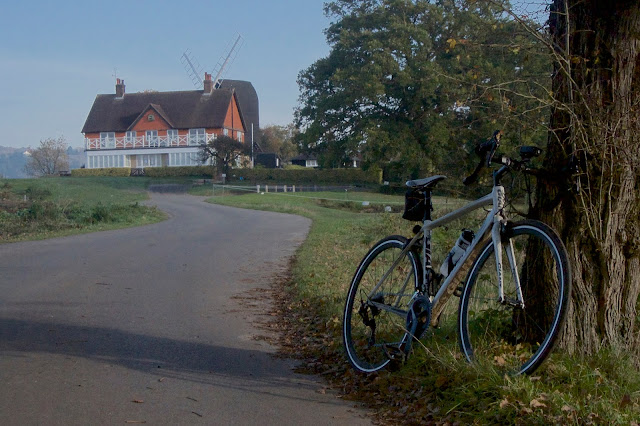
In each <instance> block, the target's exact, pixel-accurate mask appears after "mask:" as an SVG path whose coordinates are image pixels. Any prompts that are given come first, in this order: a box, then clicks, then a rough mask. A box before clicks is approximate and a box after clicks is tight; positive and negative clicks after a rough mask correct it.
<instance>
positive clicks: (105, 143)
mask: <svg viewBox="0 0 640 426" xmlns="http://www.w3.org/2000/svg"><path fill="white" fill-rule="evenodd" d="M115 147H116V132H100V148H115Z"/></svg>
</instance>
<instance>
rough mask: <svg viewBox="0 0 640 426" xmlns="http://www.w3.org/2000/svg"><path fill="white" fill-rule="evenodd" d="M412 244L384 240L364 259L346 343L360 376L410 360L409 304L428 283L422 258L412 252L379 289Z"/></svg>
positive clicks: (351, 299)
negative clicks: (424, 279)
mask: <svg viewBox="0 0 640 426" xmlns="http://www.w3.org/2000/svg"><path fill="white" fill-rule="evenodd" d="M407 241H408V240H407V239H406V238H405V237H402V236H398V235H393V236H390V237H387V238H384V239H382V240H380V241H379V242H378V243H376V244H375V245H374V246H373V248H371V250H369V253H367V255H366V256H365V257H364V259H362V262H360V265H359V266H358V269H357V270H356V273H355V275H354V277H353V280H352V281H351V287H350V288H349V293H348V296H347V301H346V304H345V309H344V317H343V327H342V329H343V342H344V347H345V350H346V354H347V358H348V359H349V362H350V363H351V365H352V366H353V367H354V368H355V369H356V370H358V371H360V372H363V373H371V372H374V371H378V370H380V369H382V368H384V367H385V366H386V365H387V364H389V362H391V360H392V359H394V358H395V357H398V356H403V354H404V345H405V343H406V342H407V341H408V339H409V335H408V333H407V330H406V321H407V312H408V309H409V303H410V302H411V300H412V297H413V295H414V293H415V290H416V288H417V284H418V283H419V282H420V281H419V280H420V279H421V278H422V273H421V272H420V271H421V265H420V261H419V255H418V254H417V253H415V252H414V251H411V250H410V251H409V252H407V254H406V255H405V256H403V258H402V259H401V261H400V263H399V264H398V265H397V266H396V268H394V269H393V270H392V271H391V272H390V273H389V275H388V276H387V278H386V279H385V280H384V282H383V283H382V284H380V286H378V284H379V282H380V280H381V279H382V277H383V276H384V275H385V274H386V273H387V272H388V271H389V269H390V267H391V266H392V265H393V263H394V262H395V261H396V259H398V257H399V255H400V253H401V252H402V250H403V249H404V247H405V246H406V244H407ZM376 287H378V288H376ZM374 290H375V291H374Z"/></svg>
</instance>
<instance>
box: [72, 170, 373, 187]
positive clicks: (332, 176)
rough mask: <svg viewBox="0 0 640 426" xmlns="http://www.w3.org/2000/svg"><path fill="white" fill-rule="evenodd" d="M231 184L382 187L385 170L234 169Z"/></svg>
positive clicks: (151, 173)
mask: <svg viewBox="0 0 640 426" xmlns="http://www.w3.org/2000/svg"><path fill="white" fill-rule="evenodd" d="M214 171H215V169H214V168H213V167H212V166H184V167H147V168H145V169H144V176H147V177H182V176H184V177H188V176H193V177H196V176H197V177H206V178H211V177H212V176H214ZM130 174H131V169H129V168H110V169H73V170H72V171H71V175H72V176H130ZM226 181H227V182H239V181H245V182H246V181H248V182H252V183H282V184H291V185H301V184H345V183H350V184H363V185H367V184H379V183H381V182H382V171H381V170H379V169H378V170H367V171H364V170H361V169H321V170H320V169H302V170H296V169H266V168H255V169H232V170H231V172H230V173H229V175H228V176H227V179H226Z"/></svg>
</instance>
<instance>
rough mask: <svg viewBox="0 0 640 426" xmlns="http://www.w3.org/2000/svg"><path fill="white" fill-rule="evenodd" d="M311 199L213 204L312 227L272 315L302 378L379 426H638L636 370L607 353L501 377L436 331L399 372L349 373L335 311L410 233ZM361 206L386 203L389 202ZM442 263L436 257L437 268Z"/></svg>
mask: <svg viewBox="0 0 640 426" xmlns="http://www.w3.org/2000/svg"><path fill="white" fill-rule="evenodd" d="M313 196H314V197H318V198H324V199H325V200H324V201H318V200H314V199H311V198H302V197H293V196H284V195H277V194H264V195H261V194H246V195H242V196H229V195H226V196H218V197H215V198H213V199H211V200H210V201H211V202H215V203H219V204H225V205H229V206H236V207H243V208H251V209H263V210H271V211H279V212H284V213H293V214H299V215H302V216H306V217H309V218H310V219H312V220H313V225H312V227H311V230H310V233H309V237H308V239H307V241H306V242H305V243H304V244H303V246H302V247H301V248H300V249H299V251H298V253H297V256H296V258H295V260H294V261H293V264H292V268H291V278H290V279H289V280H288V281H287V282H286V283H285V285H284V287H283V294H282V295H281V297H280V302H279V307H278V311H279V313H280V318H279V322H280V324H281V327H280V329H281V330H282V331H283V333H284V334H283V337H282V341H281V344H282V346H283V348H284V350H285V352H286V353H288V354H289V355H292V356H297V357H300V358H301V359H302V360H303V364H302V367H301V369H302V370H303V371H306V372H310V373H315V374H321V375H323V376H325V377H326V378H327V379H328V380H329V381H330V382H331V383H332V385H333V386H334V387H336V388H338V389H339V390H341V391H342V392H343V394H344V395H345V398H348V399H351V400H353V401H357V402H358V403H360V404H363V405H366V406H368V407H371V408H373V409H374V410H375V412H376V415H377V416H378V418H379V420H380V421H382V422H384V423H402V424H425V423H434V424H446V423H449V424H455V423H461V424H502V423H505V424H626V425H637V424H638V423H637V421H638V418H640V390H639V388H640V387H639V384H640V373H638V370H637V369H636V368H635V365H636V364H637V360H634V359H632V358H631V357H629V356H627V355H625V354H623V353H616V352H615V351H611V350H609V351H603V352H601V353H600V354H598V355H597V356H595V357H592V358H576V357H568V356H565V355H563V354H561V353H554V354H553V355H552V356H551V357H550V358H549V359H548V360H547V361H546V362H545V363H544V364H543V366H542V367H541V368H540V369H539V370H538V371H536V373H535V374H534V375H533V376H523V377H508V376H501V375H500V374H498V373H497V372H496V371H495V370H492V369H491V368H484V369H481V368H479V367H477V366H475V365H470V364H468V363H466V362H465V361H464V360H463V359H462V356H461V355H460V353H459V349H458V345H457V336H455V333H451V332H446V331H441V330H436V331H434V332H432V333H428V334H427V337H426V338H424V339H423V340H422V343H423V346H422V347H417V348H416V349H415V350H414V354H413V355H412V357H411V358H410V360H409V361H408V363H406V364H405V365H404V366H403V367H402V368H401V369H400V370H399V371H395V372H390V371H382V372H380V373H377V374H372V375H366V376H365V375H360V374H357V373H355V372H354V371H353V370H352V369H351V368H350V367H349V366H348V364H347V361H346V359H345V357H344V355H343V351H342V340H341V311H342V308H343V305H344V298H345V297H346V293H347V289H348V286H349V283H350V280H351V278H352V274H353V271H354V270H355V268H356V267H357V265H358V263H359V262H360V259H361V258H362V257H363V255H364V254H365V253H366V252H367V250H368V249H369V247H370V246H371V245H372V244H373V243H374V242H375V241H377V240H378V239H380V238H382V237H383V236H385V235H389V234H404V235H408V234H409V233H410V232H409V231H410V228H411V224H410V223H408V222H406V221H403V220H402V219H401V218H400V215H399V214H389V213H373V214H363V213H361V212H359V211H354V209H352V208H344V206H342V205H341V204H331V203H330V202H328V200H332V199H335V198H336V194H335V193H327V194H321V193H317V194H315V193H314V194H313ZM360 196H361V197H364V198H370V199H371V200H372V201H373V200H376V201H382V202H383V203H384V202H385V201H390V200H391V199H382V200H380V199H379V198H378V197H379V195H366V194H359V197H360ZM395 200H396V201H400V202H401V201H402V198H400V197H397V198H395ZM442 201H444V200H436V205H444V206H445V207H444V209H450V208H453V207H454V206H455V205H456V204H457V203H456V201H453V200H447V203H443V202H442ZM440 213H442V212H438V211H436V214H440ZM476 219H477V220H479V218H476ZM474 225H475V224H474ZM461 227H462V223H459V224H458V223H456V224H453V225H452V226H451V227H450V229H448V230H440V231H439V232H437V233H434V235H433V237H434V246H436V247H440V248H441V250H442V249H445V251H448V248H449V247H450V246H451V245H452V244H453V241H454V240H455V238H456V237H457V235H458V234H459V230H460V228H461ZM445 254H446V253H439V252H436V253H434V258H435V261H436V264H437V262H438V259H442V258H443V257H444V255H445ZM456 302H457V299H455V300H452V301H450V304H455V303H456ZM453 308H457V306H454V307H453Z"/></svg>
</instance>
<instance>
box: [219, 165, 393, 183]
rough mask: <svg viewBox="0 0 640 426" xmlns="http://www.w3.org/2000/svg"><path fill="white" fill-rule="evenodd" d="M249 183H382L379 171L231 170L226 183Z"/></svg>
mask: <svg viewBox="0 0 640 426" xmlns="http://www.w3.org/2000/svg"><path fill="white" fill-rule="evenodd" d="M240 180H243V181H249V182H252V183H267V182H274V183H286V184H317V183H322V184H344V183H355V184H379V183H381V182H382V171H381V170H368V171H364V170H361V169H305V170H291V169H263V168H256V169H233V170H232V171H231V176H227V181H240Z"/></svg>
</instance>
